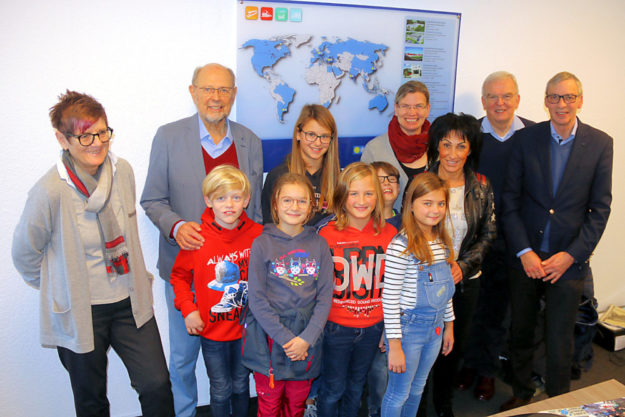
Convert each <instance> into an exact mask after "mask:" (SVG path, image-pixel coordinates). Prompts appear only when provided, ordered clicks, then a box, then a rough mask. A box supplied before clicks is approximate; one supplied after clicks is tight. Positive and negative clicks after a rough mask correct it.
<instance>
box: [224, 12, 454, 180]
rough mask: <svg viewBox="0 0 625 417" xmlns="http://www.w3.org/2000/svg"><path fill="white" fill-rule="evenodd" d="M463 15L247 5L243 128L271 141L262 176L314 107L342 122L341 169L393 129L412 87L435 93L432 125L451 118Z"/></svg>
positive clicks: (240, 39)
mask: <svg viewBox="0 0 625 417" xmlns="http://www.w3.org/2000/svg"><path fill="white" fill-rule="evenodd" d="M459 31H460V14H458V13H450V12H435V11H425V10H411V9H397V8H383V7H372V6H356V5H343V4H328V3H325V4H322V3H306V2H294V1H288V2H287V1H285V2H279V1H278V2H276V1H274V2H267V1H240V2H239V4H238V7H237V47H238V51H237V70H236V73H237V87H238V92H237V98H236V120H237V121H238V122H240V123H242V124H243V125H245V126H247V127H248V128H250V129H252V130H253V131H254V132H255V133H256V134H257V135H258V136H259V137H260V138H261V139H262V140H263V155H264V170H265V171H269V170H271V168H273V167H274V166H276V165H279V164H280V163H281V162H282V161H283V160H284V157H285V155H286V154H287V153H289V152H290V149H291V138H292V136H293V129H294V125H295V122H296V120H297V117H298V115H299V113H300V110H301V109H302V107H303V106H304V105H306V104H311V103H314V104H321V105H323V106H325V107H327V108H328V109H329V110H330V112H331V113H332V115H333V116H334V118H335V120H336V122H337V129H338V135H339V138H338V140H339V155H340V159H341V165H343V166H344V165H346V164H348V163H350V162H353V161H356V160H359V159H360V153H361V152H362V149H363V148H364V145H365V144H366V143H367V142H368V141H369V140H370V139H372V138H373V137H375V136H378V135H380V134H382V133H384V132H386V130H387V129H388V123H389V121H390V120H391V118H392V116H393V114H394V111H395V108H394V97H395V93H396V91H397V89H398V88H399V86H401V84H403V83H404V82H406V81H408V80H417V81H421V82H423V83H425V84H426V85H427V87H428V89H429V91H430V104H431V111H430V117H429V119H430V121H432V120H434V119H435V118H436V117H437V116H440V115H442V114H445V113H447V112H450V111H453V106H454V93H455V79H456V64H457V57H458V39H459Z"/></svg>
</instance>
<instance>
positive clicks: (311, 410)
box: [304, 404, 317, 417]
mask: <svg viewBox="0 0 625 417" xmlns="http://www.w3.org/2000/svg"><path fill="white" fill-rule="evenodd" d="M304 417H317V406H316V405H315V404H306V410H304Z"/></svg>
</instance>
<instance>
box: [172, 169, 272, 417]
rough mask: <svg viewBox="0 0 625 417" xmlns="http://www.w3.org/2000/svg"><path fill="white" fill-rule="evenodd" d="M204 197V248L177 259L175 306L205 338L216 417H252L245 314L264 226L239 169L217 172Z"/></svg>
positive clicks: (204, 187) (204, 184)
mask: <svg viewBox="0 0 625 417" xmlns="http://www.w3.org/2000/svg"><path fill="white" fill-rule="evenodd" d="M202 193H203V194H204V200H205V201H206V206H207V208H206V210H205V211H204V214H202V226H201V232H200V233H201V235H202V237H203V238H204V244H203V245H202V247H201V248H200V249H197V250H191V251H187V250H181V251H180V253H179V254H178V257H177V258H176V262H175V263H174V267H173V269H172V272H171V284H172V286H173V289H174V293H175V295H176V298H175V300H174V305H175V306H176V308H177V309H178V310H180V312H181V313H182V315H183V316H184V318H185V325H186V327H187V331H188V332H189V334H190V335H199V336H200V337H201V342H202V355H203V356H204V363H205V364H206V372H207V374H208V378H209V380H210V406H211V411H212V414H213V416H215V417H227V416H229V415H230V410H232V416H233V417H246V416H247V413H248V404H249V371H248V370H247V368H245V367H244V366H243V365H242V364H241V343H242V340H241V336H242V327H241V325H240V324H239V316H240V315H241V309H242V307H243V306H244V305H245V304H246V303H247V271H248V266H249V255H250V248H251V246H252V241H253V240H254V239H255V238H256V237H257V236H258V235H260V234H261V232H262V229H263V228H262V226H261V225H259V224H257V223H255V222H253V221H252V220H251V219H250V218H249V217H247V215H246V214H245V212H244V211H243V209H244V208H245V207H246V206H247V204H248V203H249V200H250V183H249V180H248V179H247V177H246V176H245V174H244V173H243V172H242V171H241V170H239V169H238V168H235V167H233V166H231V165H220V166H218V167H216V168H214V169H213V170H212V171H211V172H210V173H209V174H208V175H207V176H206V178H205V179H204V181H203V182H202ZM188 359H189V360H190V361H191V360H192V361H195V360H196V358H188Z"/></svg>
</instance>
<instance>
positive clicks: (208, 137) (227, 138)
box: [197, 113, 232, 146]
mask: <svg viewBox="0 0 625 417" xmlns="http://www.w3.org/2000/svg"><path fill="white" fill-rule="evenodd" d="M197 121H198V126H199V127H200V141H202V142H204V141H208V142H210V143H211V144H212V145H213V146H217V145H215V142H214V141H213V138H212V137H211V135H210V133H208V130H207V129H206V126H205V125H204V122H203V121H202V118H201V117H200V114H199V113H198V115H197ZM223 141H226V142H227V143H231V142H232V132H231V131H230V121H229V120H228V119H227V118H226V136H225V137H224V138H223Z"/></svg>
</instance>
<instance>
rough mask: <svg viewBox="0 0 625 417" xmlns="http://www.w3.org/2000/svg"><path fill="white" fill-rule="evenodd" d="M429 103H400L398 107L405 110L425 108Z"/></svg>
mask: <svg viewBox="0 0 625 417" xmlns="http://www.w3.org/2000/svg"><path fill="white" fill-rule="evenodd" d="M427 106H428V105H427V104H399V105H398V107H399V108H400V109H402V110H403V111H407V110H425V109H426V108H427Z"/></svg>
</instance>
